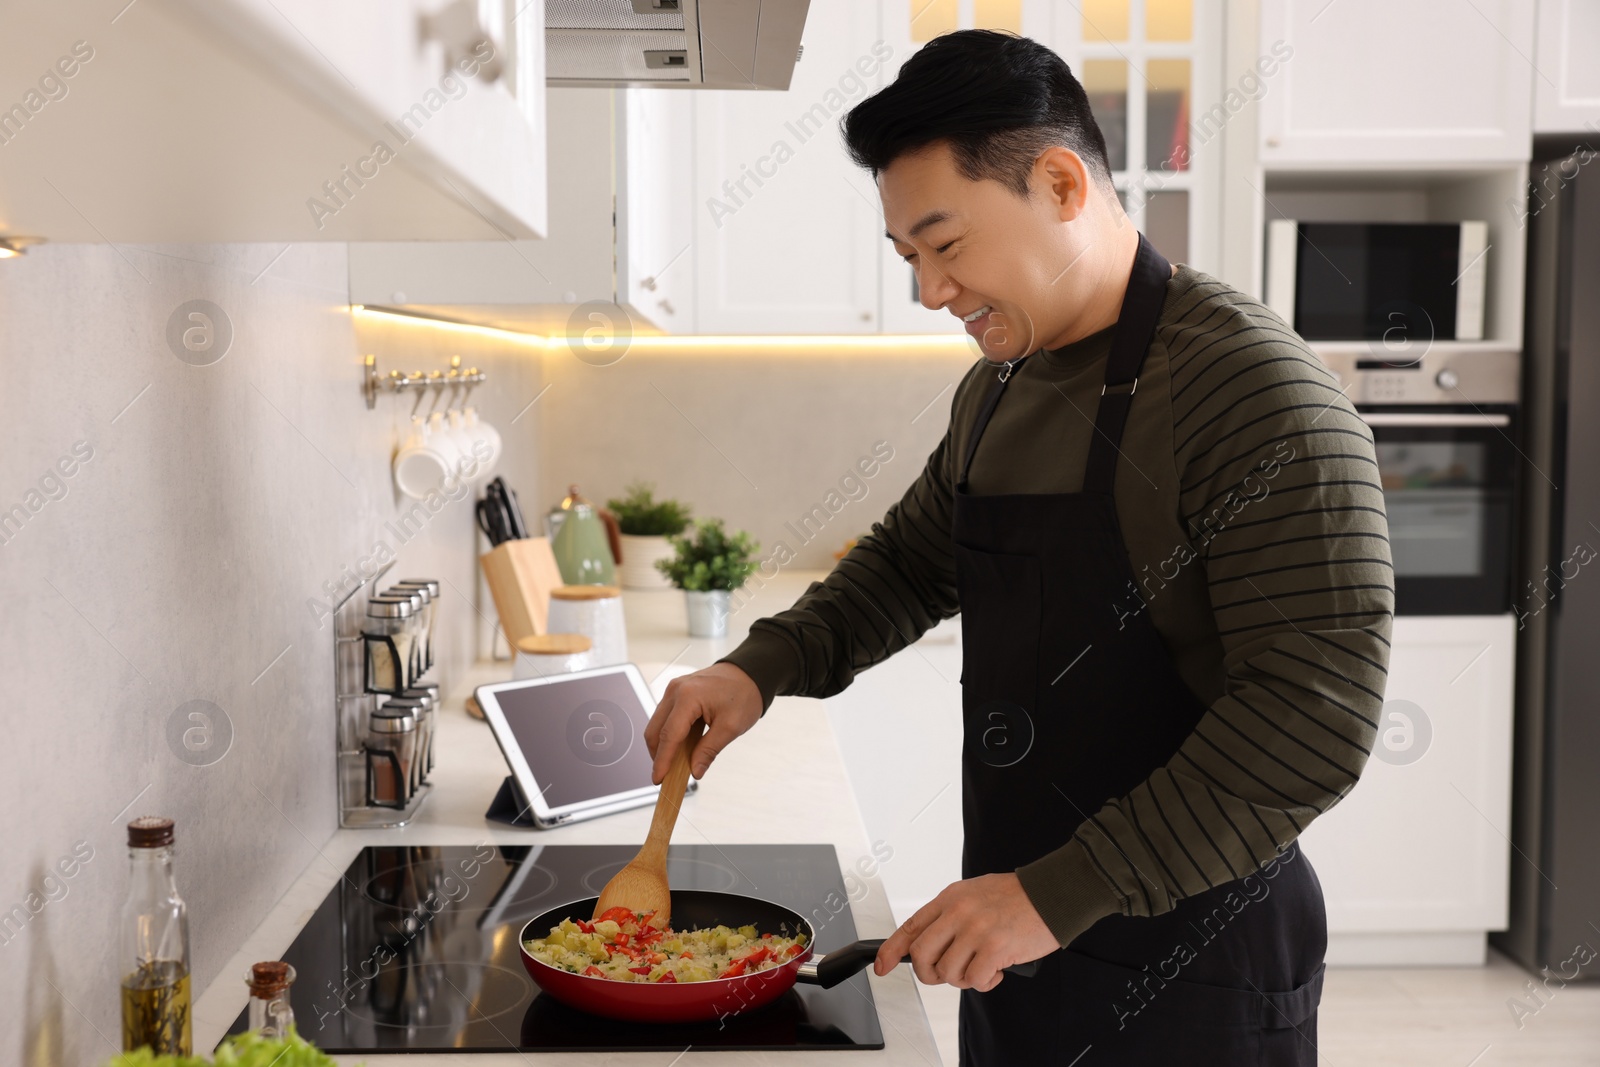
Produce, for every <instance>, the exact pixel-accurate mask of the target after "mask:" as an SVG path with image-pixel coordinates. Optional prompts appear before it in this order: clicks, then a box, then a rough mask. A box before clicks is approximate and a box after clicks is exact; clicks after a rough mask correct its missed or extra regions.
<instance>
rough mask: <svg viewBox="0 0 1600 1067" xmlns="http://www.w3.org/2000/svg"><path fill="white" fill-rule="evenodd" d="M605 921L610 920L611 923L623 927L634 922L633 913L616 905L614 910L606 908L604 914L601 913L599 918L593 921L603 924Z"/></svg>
mask: <svg viewBox="0 0 1600 1067" xmlns="http://www.w3.org/2000/svg"><path fill="white" fill-rule="evenodd" d="M607 919H610V920H611V921H612V922H614V923H616V924H617V925H618V926H622V925H624V924H626V923H631V922H633V921H634V918H633V912H631V911H629V910H628V909H627V908H624V907H622V906H621V905H618V906H617V907H615V908H607V909H606V910H605V911H604V912H602V913H601V915H600V918H599V919H597V920H595V921H596V922H604V921H605V920H607Z"/></svg>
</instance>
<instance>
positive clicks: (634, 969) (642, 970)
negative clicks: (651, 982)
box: [628, 967, 650, 974]
mask: <svg viewBox="0 0 1600 1067" xmlns="http://www.w3.org/2000/svg"><path fill="white" fill-rule="evenodd" d="M628 970H630V971H632V972H633V973H634V974H649V973H650V968H649V967H629V968H628Z"/></svg>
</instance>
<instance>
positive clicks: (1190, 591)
mask: <svg viewBox="0 0 1600 1067" xmlns="http://www.w3.org/2000/svg"><path fill="white" fill-rule="evenodd" d="M845 135H846V140H847V142H848V144H849V148H850V151H851V153H852V155H853V156H854V158H855V159H856V161H857V162H859V163H861V164H862V165H863V166H865V167H867V168H869V169H870V170H871V171H872V172H873V174H874V175H875V177H876V179H877V182H878V189H879V193H880V196H881V198H882V203H883V213H884V219H885V221H886V223H887V227H888V237H889V239H891V240H892V241H893V242H894V245H895V248H896V250H897V251H898V252H899V253H900V254H901V255H902V256H904V257H905V259H906V260H907V262H909V263H911V264H912V266H913V267H914V268H915V270H916V272H917V278H918V282H919V285H920V288H921V294H922V301H923V303H924V304H926V305H927V306H928V307H930V308H941V307H942V308H945V309H947V310H949V311H950V312H951V313H952V314H954V315H956V316H958V317H959V318H960V319H962V320H963V321H964V322H965V323H966V328H967V330H968V331H969V332H970V333H972V335H973V336H974V337H976V338H977V339H978V342H979V345H980V347H981V349H982V351H983V355H984V358H983V359H981V360H979V361H978V362H977V364H976V365H974V367H973V368H972V369H971V371H969V372H968V373H967V374H966V376H965V377H964V379H963V380H962V382H961V385H960V387H959V388H958V390H957V392H956V395H955V398H954V400H953V403H952V407H951V416H950V426H949V429H948V431H947V432H946V434H945V437H944V439H943V440H942V441H941V442H940V444H939V446H938V448H936V449H935V450H934V452H933V454H932V456H930V457H929V460H928V463H927V466H926V468H925V469H924V470H923V472H922V474H921V475H920V477H919V478H918V479H917V481H916V482H915V484H913V485H912V486H911V488H910V489H909V490H908V491H907V492H906V494H905V496H904V497H903V498H902V499H901V500H900V501H899V502H898V503H896V504H895V505H894V506H893V507H891V508H890V509H889V511H888V513H887V514H886V515H885V516H884V518H883V521H882V522H881V523H879V524H875V525H874V527H873V529H872V532H871V534H870V535H869V536H867V537H865V538H863V539H862V540H861V541H860V542H859V543H858V544H857V545H856V546H855V547H854V548H852V549H851V551H850V552H849V553H848V554H847V555H846V556H845V557H844V558H843V559H842V560H841V561H840V563H839V565H838V566H837V567H836V568H835V570H834V571H833V572H832V573H831V574H830V575H829V576H828V577H827V579H826V580H825V581H823V582H821V583H817V584H813V585H812V586H811V588H810V589H809V590H807V592H806V594H805V595H804V596H803V597H801V599H800V600H799V601H798V602H797V603H796V604H795V605H794V607H793V608H791V609H789V610H788V611H785V612H783V613H782V614H780V615H778V616H776V617H774V618H770V619H762V620H760V621H758V622H756V623H754V624H753V625H752V626H751V629H750V635H749V638H748V639H747V640H746V641H745V642H744V643H743V644H741V645H740V646H739V647H738V648H737V649H735V650H734V651H733V652H732V653H731V654H729V655H728V656H726V657H724V658H723V659H722V660H721V661H719V662H718V663H716V664H714V665H713V666H711V667H708V668H706V669H705V670H702V671H699V672H697V673H695V674H692V675H689V676H687V677H684V678H681V679H679V680H677V681H676V682H674V683H673V684H672V685H671V686H669V687H668V690H667V692H666V696H665V698H664V699H663V700H662V702H661V705H660V706H659V707H658V708H657V709H656V712H655V715H654V716H653V718H652V719H651V722H650V726H649V728H648V730H647V732H646V735H645V737H646V742H647V744H648V745H649V746H650V750H651V752H652V754H653V755H654V757H655V777H656V780H658V781H659V780H660V779H661V777H662V776H663V774H664V773H665V770H666V767H667V765H668V764H669V763H670V761H671V758H672V755H673V753H674V752H675V751H676V750H677V748H678V746H679V744H681V743H682V742H683V741H684V739H685V738H687V737H688V736H689V733H690V729H691V726H694V727H695V729H696V731H698V729H699V728H698V726H695V724H696V723H697V722H698V721H701V720H703V721H704V722H705V723H706V724H708V730H707V732H706V734H705V736H704V737H703V738H701V739H700V740H699V741H698V744H697V745H696V747H695V748H694V749H693V757H692V760H693V763H692V767H693V773H694V774H695V776H696V777H701V776H703V775H704V774H705V772H706V769H707V768H708V767H709V766H710V764H711V762H712V760H713V759H714V758H715V757H716V755H717V753H719V752H721V751H722V750H723V748H725V747H726V746H727V745H728V744H729V743H730V742H731V741H732V740H733V739H734V738H736V737H738V736H739V735H741V734H743V733H744V732H745V731H746V730H748V729H749V728H750V727H751V726H752V725H754V724H755V722H756V721H757V720H758V719H759V718H760V717H761V716H762V715H763V714H765V709H766V708H767V706H769V705H770V704H771V702H772V700H773V698H774V696H776V695H803V696H815V697H822V696H828V695H830V694H833V693H837V692H839V691H840V690H841V689H843V688H844V687H845V686H846V685H848V684H849V683H850V681H851V678H852V677H853V676H854V674H855V672H856V671H859V670H863V669H865V668H867V667H869V666H871V665H872V664H874V663H878V662H880V661H882V660H883V659H885V658H886V657H888V656H889V655H891V654H893V653H894V652H897V651H899V650H900V649H902V648H904V647H905V646H906V645H907V644H908V643H909V642H911V641H913V640H915V639H916V638H917V636H918V635H920V634H921V633H923V632H924V631H925V630H926V629H928V628H929V627H930V626H932V625H934V624H935V623H937V622H938V621H939V620H940V619H944V618H948V617H950V616H952V615H954V614H956V613H957V612H958V611H959V612H960V613H961V616H962V632H963V643H964V652H965V656H964V659H965V666H964V671H963V676H962V690H963V698H962V699H963V714H964V725H965V738H966V739H965V745H964V747H963V754H962V764H963V781H962V789H963V798H962V799H963V819H964V829H965V845H964V851H963V860H962V868H963V869H962V876H963V877H962V880H961V881H959V882H957V883H955V884H954V885H951V886H950V887H949V888H947V889H945V890H944V891H943V892H941V893H940V894H939V895H938V896H937V897H935V898H934V900H932V901H931V902H930V903H929V904H928V905H927V906H926V907H924V908H922V909H921V910H920V911H918V912H917V913H916V914H915V915H913V916H911V918H910V919H908V920H907V921H906V922H905V924H904V925H902V926H901V927H900V928H899V929H898V930H897V931H896V932H895V933H894V935H893V936H892V937H890V938H889V939H888V940H887V941H886V942H885V944H884V946H883V948H882V951H881V952H880V953H879V956H878V960H877V963H876V970H877V973H878V974H880V975H882V974H886V973H888V970H889V968H891V967H893V966H895V964H896V963H897V962H898V961H899V960H900V959H901V958H902V957H903V956H905V955H907V954H909V955H910V957H911V959H912V966H913V968H914V970H915V973H916V976H917V978H918V979H919V980H921V981H923V982H928V983H933V982H948V983H950V984H951V985H954V986H956V987H958V988H960V989H961V990H962V993H961V1015H960V1043H961V1062H962V1063H963V1064H1007V1065H1014V1064H1033V1063H1061V1064H1066V1063H1076V1064H1079V1065H1080V1067H1090V1065H1093V1064H1116V1065H1131V1064H1137V1065H1144V1064H1180V1063H1181V1064H1217V1065H1223V1064H1226V1065H1229V1067H1237V1065H1241V1064H1273V1065H1278V1064H1283V1065H1289V1064H1294V1065H1300V1064H1304V1065H1306V1067H1311V1065H1313V1064H1315V1062H1316V1049H1315V1042H1316V1008H1317V1003H1318V1000H1319V998H1320V993H1321V982H1322V957H1323V953H1324V950H1325V947H1326V941H1327V933H1326V920H1325V916H1324V913H1323V906H1322V894H1321V890H1320V887H1319V886H1318V883H1317V879H1316V875H1315V874H1314V873H1313V871H1312V869H1311V865H1310V863H1309V862H1308V861H1307V860H1306V858H1305V857H1304V856H1303V855H1301V854H1300V852H1299V850H1298V848H1297V847H1296V845H1295V844H1294V841H1295V838H1296V837H1297V835H1298V834H1299V833H1300V831H1301V830H1303V829H1304V828H1305V827H1306V825H1307V824H1308V823H1309V822H1310V821H1311V820H1312V819H1313V818H1314V817H1316V816H1317V815H1318V814H1320V813H1321V812H1323V811H1326V810H1327V809H1328V808H1329V807H1331V806H1332V805H1333V804H1334V803H1335V802H1336V801H1337V800H1338V799H1339V798H1340V797H1342V796H1343V795H1344V793H1345V792H1347V791H1348V790H1349V789H1350V788H1351V787H1352V786H1353V785H1354V784H1355V782H1356V780H1357V778H1358V777H1359V775H1360V773H1361V770H1362V768H1363V767H1364V766H1365V763H1366V759H1367V755H1368V752H1369V750H1370V747H1371V745H1372V743H1373V740H1374V736H1375V732H1376V723H1377V720H1378V716H1379V711H1380V708H1381V705H1382V702H1383V689H1384V683H1385V674H1386V668H1387V663H1388V648H1389V636H1390V629H1391V624H1392V620H1393V601H1394V585H1393V568H1392V565H1391V561H1390V553H1389V543H1388V538H1387V526H1386V522H1385V517H1384V506H1383V495H1382V490H1381V488H1380V485H1379V483H1378V477H1377V465H1376V462H1375V454H1374V449H1373V441H1372V434H1371V432H1370V431H1369V430H1368V429H1367V427H1366V425H1365V424H1364V423H1363V422H1362V421H1361V420H1360V419H1359V418H1358V417H1357V416H1356V414H1355V410H1354V408H1353V407H1352V406H1351V404H1350V402H1349V401H1348V400H1347V399H1346V398H1345V397H1344V395H1343V394H1342V393H1341V392H1340V390H1339V386H1338V383H1337V382H1336V381H1335V379H1334V378H1333V376H1332V375H1331V374H1330V373H1329V372H1328V371H1327V370H1326V369H1325V368H1324V367H1323V366H1322V365H1321V364H1320V362H1319V361H1318V360H1317V358H1316V356H1315V355H1314V354H1313V353H1312V352H1311V351H1310V350H1309V349H1308V348H1307V347H1306V345H1305V344H1304V342H1302V341H1301V340H1300V338H1299V337H1297V336H1296V335H1295V334H1294V332H1293V331H1292V330H1291V329H1289V328H1288V327H1287V326H1285V325H1284V323H1283V322H1282V321H1281V320H1280V319H1278V318H1277V317H1276V316H1274V315H1273V314H1272V312H1271V311H1269V310H1268V309H1267V308H1265V307H1263V306H1262V305H1261V304H1259V303H1257V302H1256V301H1254V300H1252V299H1250V298H1249V297H1246V296H1244V295H1243V294H1241V293H1239V292H1237V291H1235V290H1233V289H1231V288H1229V287H1228V286H1227V285H1225V284H1223V283H1222V282H1220V281H1218V280H1216V279H1215V278H1211V277H1208V276H1206V275H1204V274H1201V273H1200V272H1198V271H1195V270H1193V269H1192V268H1189V267H1176V268H1174V267H1172V266H1170V265H1169V264H1168V263H1167V262H1166V261H1165V260H1164V259H1162V258H1161V256H1160V255H1159V253H1157V252H1156V251H1155V249H1154V248H1152V247H1151V246H1150V245H1149V243H1148V242H1146V241H1145V240H1144V239H1143V238H1142V237H1141V236H1140V235H1139V233H1138V232H1137V231H1135V230H1134V229H1133V227H1132V225H1131V224H1130V223H1129V220H1128V218H1127V216H1126V215H1125V214H1124V213H1123V210H1122V207H1121V205H1120V203H1119V202H1118V199H1117V195H1116V192H1115V190H1114V189H1113V188H1112V185H1111V178H1110V170H1109V166H1108V163H1107V159H1106V152H1105V145H1104V141H1103V139H1102V137H1101V134H1100V131H1099V129H1098V127H1097V126H1096V125H1095V122H1094V119H1093V117H1092V116H1091V114H1090V111H1089V107H1088V101H1087V99H1086V97H1085V95H1084V92H1083V89H1082V87H1081V86H1080V85H1079V83H1078V82H1077V81H1076V80H1075V79H1074V78H1073V76H1072V74H1071V72H1070V71H1069V70H1068V69H1067V67H1066V65H1065V64H1064V63H1062V62H1061V60H1060V59H1059V58H1058V57H1057V56H1056V55H1055V54H1054V53H1052V52H1051V51H1050V50H1048V49H1047V48H1044V47H1043V46H1041V45H1038V44H1036V43H1034V42H1032V41H1029V40H1026V39H1019V38H1015V37H1010V36H1007V35H1003V34H997V33H991V32H985V31H963V32H960V33H952V34H949V35H947V36H944V37H940V38H938V39H936V40H934V41H933V42H931V43H929V44H928V45H927V46H926V47H924V48H923V49H922V50H921V51H920V52H918V53H917V54H916V55H914V56H912V57H911V59H910V60H909V61H907V63H906V64H905V66H904V68H903V69H902V70H901V72H900V75H899V77H898V79H897V80H896V81H895V82H894V84H892V85H890V86H889V87H887V88H885V89H884V90H882V91H881V92H879V93H878V94H877V95H875V96H873V97H871V98H870V99H868V100H866V101H864V102H863V103H861V104H860V105H859V106H857V107H856V108H855V109H854V110H853V111H852V112H851V113H850V114H849V116H848V117H847V119H846V120H845ZM1030 960H1041V963H1040V967H1039V970H1038V973H1037V974H1035V975H1033V976H1031V977H1028V976H1023V975H1006V974H1005V973H1004V970H1003V969H1004V968H1005V967H1007V966H1009V965H1012V964H1017V963H1021V962H1025V961H1030ZM1080 1056H1081V1059H1077V1058H1076V1057H1080Z"/></svg>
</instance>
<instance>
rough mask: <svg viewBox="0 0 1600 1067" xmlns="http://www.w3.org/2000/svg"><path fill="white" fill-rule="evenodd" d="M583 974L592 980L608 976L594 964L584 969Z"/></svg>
mask: <svg viewBox="0 0 1600 1067" xmlns="http://www.w3.org/2000/svg"><path fill="white" fill-rule="evenodd" d="M583 973H584V974H586V975H588V976H589V977H590V978H604V977H605V976H606V972H604V971H602V970H601V969H600V968H598V967H596V966H595V965H594V964H592V963H591V964H589V966H587V967H585V968H584V969H583Z"/></svg>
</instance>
